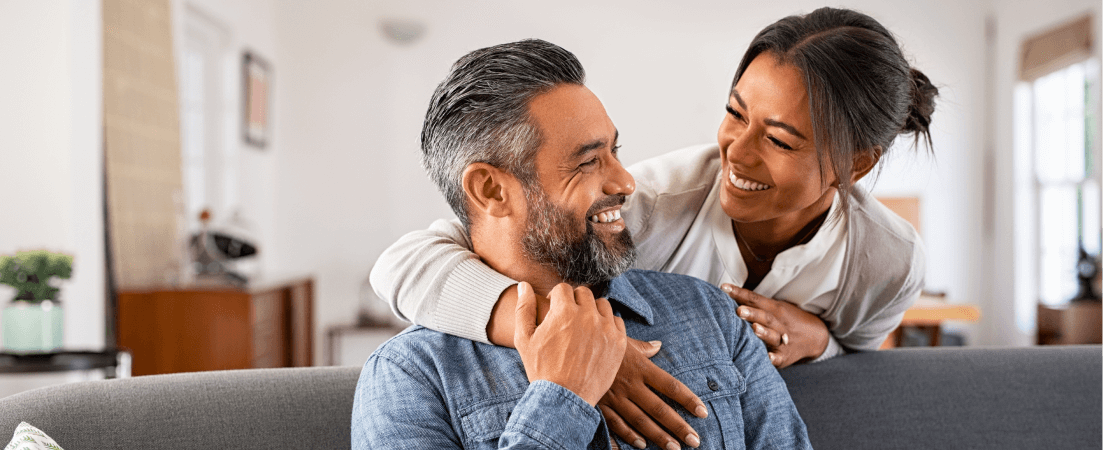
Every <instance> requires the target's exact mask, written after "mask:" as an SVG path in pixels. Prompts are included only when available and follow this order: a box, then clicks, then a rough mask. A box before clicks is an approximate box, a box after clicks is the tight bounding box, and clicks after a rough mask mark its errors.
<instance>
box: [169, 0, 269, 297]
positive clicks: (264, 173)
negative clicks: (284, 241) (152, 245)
mask: <svg viewBox="0 0 1103 450" xmlns="http://www.w3.org/2000/svg"><path fill="white" fill-rule="evenodd" d="M172 7H173V11H172V12H173V22H174V29H173V43H174V45H175V46H176V54H177V58H176V61H177V65H176V73H177V80H178V81H177V82H178V83H179V80H180V79H181V77H182V75H183V64H182V63H181V58H180V55H181V54H182V45H183V42H184V20H185V17H186V14H187V11H188V9H189V8H190V9H192V10H194V11H197V12H199V13H200V14H202V15H204V16H205V17H206V18H208V19H210V20H211V21H213V22H214V23H215V24H216V25H217V26H218V27H220V28H222V29H223V30H224V31H226V33H227V39H228V42H227V43H226V49H225V50H226V51H225V60H224V64H225V66H224V72H225V75H226V78H225V87H226V91H225V92H224V96H223V97H224V105H223V111H224V112H225V115H226V121H225V123H224V124H223V129H222V131H223V134H224V139H223V140H222V142H223V145H224V146H225V149H224V150H225V155H226V159H225V165H224V167H223V170H225V171H227V172H229V173H228V174H227V176H226V177H225V178H226V179H227V180H232V181H231V182H232V183H233V184H234V187H233V188H232V189H231V191H233V192H235V193H236V195H235V198H234V199H231V204H229V205H226V206H225V208H224V209H223V210H221V211H212V213H213V220H214V222H215V223H219V222H221V221H226V220H229V218H230V217H229V216H230V215H231V214H233V212H234V211H235V210H237V211H239V212H240V214H241V217H242V219H244V221H245V222H246V225H247V226H248V228H249V231H251V232H254V233H256V236H255V238H256V239H257V241H258V248H259V252H258V255H257V257H258V260H259V261H258V262H259V265H260V268H261V270H263V271H264V273H263V275H265V276H278V274H275V273H272V271H271V270H270V269H271V268H272V267H275V266H277V264H276V262H275V261H276V259H277V256H276V253H275V251H274V249H275V246H274V245H271V243H272V242H273V241H274V240H275V222H276V216H275V211H276V205H277V203H278V202H277V197H276V196H275V195H274V193H273V188H274V186H275V185H276V156H275V155H276V154H278V153H279V151H280V150H279V149H280V137H279V136H278V130H279V126H278V122H276V121H272V122H271V123H270V126H271V127H272V134H270V135H269V143H268V145H267V146H265V147H263V148H258V147H255V146H252V145H249V144H246V143H245V141H244V139H243V138H242V129H241V111H242V109H241V103H242V101H243V99H242V97H243V95H244V94H243V93H242V81H241V64H242V62H241V59H242V55H243V53H244V52H245V51H246V50H248V51H251V52H253V53H254V54H256V55H258V56H260V57H261V58H263V59H264V60H266V61H267V62H268V63H269V64H270V65H271V66H272V67H274V68H275V74H274V83H276V85H279V83H280V81H281V80H280V76H281V74H280V69H281V68H282V67H281V64H280V62H281V61H280V59H279V55H278V48H277V45H276V31H275V17H274V13H275V9H274V6H273V2H271V1H265V0H172ZM189 220H194V218H189Z"/></svg>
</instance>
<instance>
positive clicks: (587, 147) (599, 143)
mask: <svg viewBox="0 0 1103 450" xmlns="http://www.w3.org/2000/svg"><path fill="white" fill-rule="evenodd" d="M617 139H620V130H616V133H615V134H613V145H616V143H617ZM606 145H608V141H606V140H605V139H600V138H599V139H594V140H592V141H590V142H587V143H585V144H582V145H580V146H578V148H577V149H575V151H574V153H573V154H572V155H571V158H573V159H577V158H581V157H582V155H585V154H586V153H589V152H592V151H594V150H597V149H599V148H602V147H605V146H606Z"/></svg>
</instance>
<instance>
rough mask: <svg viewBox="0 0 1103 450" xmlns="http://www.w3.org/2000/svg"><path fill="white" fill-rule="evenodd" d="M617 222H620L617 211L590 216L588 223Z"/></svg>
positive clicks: (618, 211)
mask: <svg viewBox="0 0 1103 450" xmlns="http://www.w3.org/2000/svg"><path fill="white" fill-rule="evenodd" d="M618 220H620V210H619V209H617V210H613V211H609V212H603V213H600V214H594V215H592V216H590V222H593V223H609V222H615V221H618Z"/></svg>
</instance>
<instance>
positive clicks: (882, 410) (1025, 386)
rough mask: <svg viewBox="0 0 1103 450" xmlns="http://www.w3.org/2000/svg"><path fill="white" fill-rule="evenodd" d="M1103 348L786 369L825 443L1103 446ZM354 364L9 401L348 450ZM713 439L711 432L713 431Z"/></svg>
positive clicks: (111, 423)
mask: <svg viewBox="0 0 1103 450" xmlns="http://www.w3.org/2000/svg"><path fill="white" fill-rule="evenodd" d="M1101 356H1103V349H1101V347H1099V346H1075V347H1033V348H1015V349H993V348H985V349H979V348H919V349H907V348H905V349H896V350H888V351H881V352H872V353H862V354H854V355H847V356H842V357H838V358H835V359H832V360H829V361H826V362H823V363H819V364H814V365H805V366H795V367H791V368H788V369H785V370H783V371H782V372H781V374H782V376H783V377H784V378H785V380H786V382H787V384H788V386H789V391H790V392H791V393H792V395H793V399H794V401H795V402H796V405H797V409H798V410H799V411H800V413H801V416H802V417H803V418H804V420H805V422H806V423H807V424H808V432H809V435H810V437H811V439H812V443H813V445H814V446H815V447H816V448H819V449H834V448H838V449H860V448H871V449H892V448H909V449H911V448H939V449H941V448H954V449H958V448H992V449H1016V448H1022V449H1059V448H1076V449H1082V448H1100V447H1101V436H1103V429H1101V423H1103V419H1101V412H1100V410H1101V404H1103V403H1101V401H1103V394H1101V386H1103V380H1101V377H1103V369H1101V366H1100V361H1101V359H1103V358H1101ZM359 372H360V369H359V368H358V367H316V368H305V369H258V370H244V371H224V372H201V373H189V374H177V375H159V376H149V377H137V378H130V379H121V380H108V381H93V382H86V383H76V384H68V385H61V386H56V387H49V388H43V389H37V390H34V391H29V392H25V393H22V394H18V395H14V396H10V397H6V398H3V399H0V432H2V434H0V436H6V437H4V438H3V441H2V442H7V440H9V439H11V437H10V436H11V433H12V432H13V431H14V430H15V427H16V425H17V424H18V423H19V422H20V421H26V422H29V423H31V424H32V425H35V426H37V427H39V428H41V429H42V430H44V431H46V433H48V434H49V435H50V436H51V437H53V438H54V439H55V440H57V442H58V443H59V444H61V446H62V447H64V448H66V449H67V450H80V449H86V448H87V449H101V448H128V449H129V448H167V449H193V448H265V449H271V448H348V447H349V422H350V420H349V417H350V413H351V409H352V393H353V389H354V387H355V386H356V380H357V377H358V376H359ZM704 438H705V439H707V436H706V437H704Z"/></svg>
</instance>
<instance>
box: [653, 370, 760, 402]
mask: <svg viewBox="0 0 1103 450" xmlns="http://www.w3.org/2000/svg"><path fill="white" fill-rule="evenodd" d="M671 375H673V376H674V377H675V378H677V379H678V380H680V381H681V382H682V384H685V385H686V387H687V388H689V390H690V391H693V393H694V394H695V395H697V397H698V398H700V399H701V401H702V402H707V401H710V400H714V399H718V398H723V397H730V396H733V395H740V394H742V393H744V392H746V391H747V380H746V378H744V377H743V374H742V373H741V372H739V368H737V367H736V366H735V363H734V362H732V361H726V360H720V361H707V362H702V363H699V364H695V365H692V366H689V367H681V368H679V370H677V371H675V372H672V373H671Z"/></svg>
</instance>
